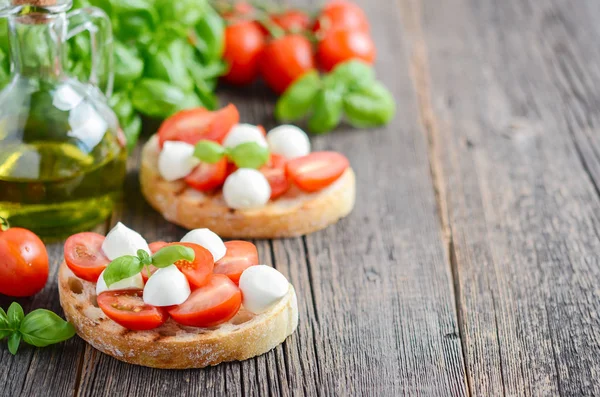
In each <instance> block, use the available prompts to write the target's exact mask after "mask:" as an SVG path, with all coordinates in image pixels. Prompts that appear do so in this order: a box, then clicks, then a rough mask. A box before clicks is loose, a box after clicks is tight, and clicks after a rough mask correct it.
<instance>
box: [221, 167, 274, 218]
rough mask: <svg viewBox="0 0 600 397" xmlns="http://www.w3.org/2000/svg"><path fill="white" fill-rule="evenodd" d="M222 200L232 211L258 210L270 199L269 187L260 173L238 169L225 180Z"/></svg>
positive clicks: (248, 169)
mask: <svg viewBox="0 0 600 397" xmlns="http://www.w3.org/2000/svg"><path fill="white" fill-rule="evenodd" d="M223 198H224V199H225V202H226V203H227V205H228V206H229V207H231V208H234V209H238V210H247V209H253V208H260V207H262V206H264V205H265V204H267V202H268V201H269V199H270V198H271V185H269V181H267V178H265V176H264V175H263V174H262V173H261V172H260V171H257V170H254V169H251V168H240V169H239V170H237V171H236V172H234V173H233V174H231V175H229V177H227V180H225V184H224V185H223Z"/></svg>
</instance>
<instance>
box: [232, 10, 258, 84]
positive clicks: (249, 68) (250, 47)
mask: <svg viewBox="0 0 600 397" xmlns="http://www.w3.org/2000/svg"><path fill="white" fill-rule="evenodd" d="M264 46H265V35H264V33H263V31H262V30H261V27H260V25H259V24H258V23H257V22H254V21H244V20H242V21H238V22H235V23H233V24H232V25H229V26H227V28H226V29H225V54H223V58H224V59H225V61H227V62H228V63H229V66H230V69H229V72H228V73H227V74H226V75H225V76H224V77H223V80H225V81H227V82H228V83H231V84H236V85H244V84H249V83H251V82H252V81H253V80H254V79H255V78H256V77H257V76H258V60H259V57H260V54H261V52H262V50H263V48H264Z"/></svg>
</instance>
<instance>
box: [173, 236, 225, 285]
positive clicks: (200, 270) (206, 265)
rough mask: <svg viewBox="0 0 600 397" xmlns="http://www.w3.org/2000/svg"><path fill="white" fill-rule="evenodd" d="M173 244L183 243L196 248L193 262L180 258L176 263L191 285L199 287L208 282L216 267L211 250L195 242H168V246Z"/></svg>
mask: <svg viewBox="0 0 600 397" xmlns="http://www.w3.org/2000/svg"><path fill="white" fill-rule="evenodd" d="M171 245H183V246H185V247H189V248H191V249H193V250H194V254H195V258H194V261H193V262H190V261H186V260H180V261H177V262H175V263H174V264H175V266H177V268H178V269H179V270H181V272H182V273H183V274H185V277H186V278H187V280H188V282H189V283H190V287H192V288H198V287H202V286H203V285H204V284H206V283H207V282H208V280H209V278H210V276H211V274H212V272H213V268H214V267H215V262H214V259H213V256H212V254H211V253H210V251H209V250H207V249H206V248H204V247H202V246H200V245H198V244H193V243H171V244H167V247H168V246H171Z"/></svg>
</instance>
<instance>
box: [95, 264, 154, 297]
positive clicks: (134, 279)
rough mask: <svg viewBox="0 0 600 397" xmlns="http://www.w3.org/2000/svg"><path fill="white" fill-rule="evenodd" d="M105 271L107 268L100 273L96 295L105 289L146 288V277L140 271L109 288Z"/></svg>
mask: <svg viewBox="0 0 600 397" xmlns="http://www.w3.org/2000/svg"><path fill="white" fill-rule="evenodd" d="M104 272H105V270H104V271H102V273H100V277H98V282H97V283H96V295H100V294H101V293H103V292H104V291H116V290H121V289H142V288H144V279H143V278H142V273H138V274H136V275H135V276H131V277H128V278H126V279H123V280H121V281H117V282H116V283H114V284H113V285H111V286H110V288H109V287H108V286H107V285H106V282H105V281H104Z"/></svg>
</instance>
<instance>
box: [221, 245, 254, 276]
mask: <svg viewBox="0 0 600 397" xmlns="http://www.w3.org/2000/svg"><path fill="white" fill-rule="evenodd" d="M225 247H227V253H226V254H225V256H224V257H223V258H221V259H219V260H218V261H217V263H215V271H214V272H215V274H224V275H226V276H227V277H229V278H230V279H231V281H233V282H234V283H235V284H236V285H237V284H239V282H240V276H241V275H242V273H243V272H244V270H246V269H247V268H249V267H250V266H254V265H258V251H257V250H256V246H255V245H254V244H252V243H251V242H248V241H228V242H226V243H225Z"/></svg>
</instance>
